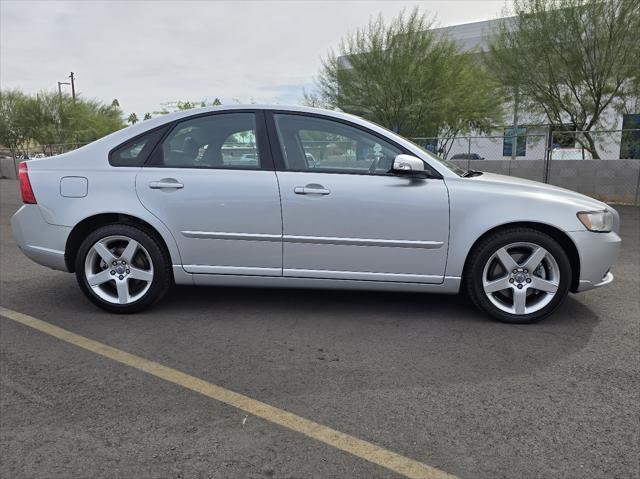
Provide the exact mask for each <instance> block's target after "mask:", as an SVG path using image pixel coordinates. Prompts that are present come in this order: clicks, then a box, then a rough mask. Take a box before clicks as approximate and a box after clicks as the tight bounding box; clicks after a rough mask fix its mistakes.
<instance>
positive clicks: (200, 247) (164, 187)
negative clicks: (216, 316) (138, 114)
mask: <svg viewBox="0 0 640 479" xmlns="http://www.w3.org/2000/svg"><path fill="white" fill-rule="evenodd" d="M136 190H137V193H138V197H139V198H140V201H141V202H142V204H143V205H144V206H145V208H147V209H148V210H149V211H150V212H151V213H153V214H154V215H155V216H157V217H158V218H159V219H160V220H161V221H162V222H163V223H164V224H165V225H166V226H167V227H168V228H169V229H170V230H171V232H172V234H173V236H174V238H175V239H176V242H177V244H178V248H179V250H180V256H181V258H182V264H183V267H184V269H185V270H186V271H187V272H190V273H202V274H239V275H263V276H279V275H281V274H282V220H281V214H280V196H279V191H278V181H277V178H276V174H275V171H274V169H273V161H272V158H271V154H270V151H269V148H268V140H267V138H266V133H265V123H264V115H263V112H262V111H236V112H221V113H215V114H209V115H201V116H197V117H191V118H188V119H185V120H183V121H180V122H178V123H177V124H176V125H175V126H174V127H173V128H172V130H171V131H170V132H169V133H168V134H167V135H166V137H165V138H164V140H163V141H162V143H161V144H159V145H158V146H157V147H156V149H155V150H154V153H153V154H152V155H151V158H150V160H149V161H148V162H147V165H146V166H145V167H144V168H142V170H141V172H140V173H138V175H137V177H136Z"/></svg>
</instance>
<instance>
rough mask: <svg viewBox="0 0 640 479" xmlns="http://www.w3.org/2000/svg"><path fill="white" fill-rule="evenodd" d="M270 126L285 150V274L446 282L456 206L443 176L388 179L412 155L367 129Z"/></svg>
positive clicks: (315, 123)
mask: <svg viewBox="0 0 640 479" xmlns="http://www.w3.org/2000/svg"><path fill="white" fill-rule="evenodd" d="M270 121H272V123H271V131H272V132H273V134H272V136H276V137H277V139H278V142H279V148H280V151H276V152H275V153H276V155H278V163H279V165H278V168H277V169H278V173H277V174H278V181H279V183H280V192H281V198H282V220H283V274H284V276H292V277H310V278H331V279H349V280H368V281H396V282H417V283H441V282H442V281H443V278H444V269H445V263H446V257H447V246H448V236H449V202H448V195H447V190H446V186H445V185H444V181H443V180H442V179H439V178H431V179H410V178H406V177H400V176H395V175H392V174H389V173H388V172H389V170H390V167H391V163H392V161H393V158H395V156H396V155H398V154H400V153H404V151H402V150H401V149H400V147H398V146H395V145H393V144H391V143H390V142H388V141H385V140H384V139H382V138H380V137H379V136H377V135H374V134H373V133H371V132H368V131H364V130H363V129H360V128H359V127H356V126H352V125H348V124H345V123H343V122H340V121H337V120H334V119H327V118H322V117H314V116H308V115H296V114H284V113H283V114H280V113H275V114H274V115H273V118H272V119H270ZM280 153H281V156H280Z"/></svg>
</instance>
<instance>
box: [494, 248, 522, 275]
mask: <svg viewBox="0 0 640 479" xmlns="http://www.w3.org/2000/svg"><path fill="white" fill-rule="evenodd" d="M496 254H497V255H498V259H499V260H500V262H501V263H502V266H504V267H505V268H506V269H507V271H513V270H514V269H516V268H517V267H518V263H516V261H515V260H514V259H513V258H512V257H511V255H510V254H509V252H508V251H507V249H506V248H500V249H499V250H498V251H497V252H496Z"/></svg>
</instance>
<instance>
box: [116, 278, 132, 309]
mask: <svg viewBox="0 0 640 479" xmlns="http://www.w3.org/2000/svg"><path fill="white" fill-rule="evenodd" d="M116 289H117V290H118V302H119V303H120V304H127V303H128V302H129V280H128V279H124V280H121V281H116Z"/></svg>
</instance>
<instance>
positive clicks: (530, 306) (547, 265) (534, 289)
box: [482, 242, 560, 315]
mask: <svg viewBox="0 0 640 479" xmlns="http://www.w3.org/2000/svg"><path fill="white" fill-rule="evenodd" d="M559 284H560V268H559V267H558V263H557V261H556V259H555V258H554V257H553V255H552V254H551V253H550V252H549V251H547V250H546V249H545V248H543V247H542V246H539V245H537V244H534V243H525V242H520V243H511V244H508V245H506V246H504V247H502V248H500V249H498V250H497V251H496V252H495V253H493V254H492V255H491V256H490V257H489V260H488V261H487V263H486V264H485V267H484V271H483V273H482V286H483V289H484V293H485V295H486V296H487V298H488V299H489V301H491V303H493V304H494V305H495V306H496V307H497V308H499V309H500V310H502V311H504V312H506V313H510V314H516V315H527V314H531V313H535V312H536V311H539V310H541V309H542V308H544V307H545V306H547V305H548V304H549V303H550V302H551V301H552V300H553V298H554V296H555V295H556V293H557V291H558V287H559Z"/></svg>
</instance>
